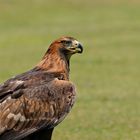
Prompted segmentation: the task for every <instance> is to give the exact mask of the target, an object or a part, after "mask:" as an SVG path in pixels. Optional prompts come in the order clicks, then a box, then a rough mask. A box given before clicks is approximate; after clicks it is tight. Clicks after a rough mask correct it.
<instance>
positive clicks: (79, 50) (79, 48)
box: [73, 40, 83, 53]
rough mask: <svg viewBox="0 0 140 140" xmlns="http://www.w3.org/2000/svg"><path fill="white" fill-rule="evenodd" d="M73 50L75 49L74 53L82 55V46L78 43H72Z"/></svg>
mask: <svg viewBox="0 0 140 140" xmlns="http://www.w3.org/2000/svg"><path fill="white" fill-rule="evenodd" d="M73 48H74V49H75V53H82V52H83V46H82V45H81V43H80V42H78V41H76V40H75V41H74V42H73Z"/></svg>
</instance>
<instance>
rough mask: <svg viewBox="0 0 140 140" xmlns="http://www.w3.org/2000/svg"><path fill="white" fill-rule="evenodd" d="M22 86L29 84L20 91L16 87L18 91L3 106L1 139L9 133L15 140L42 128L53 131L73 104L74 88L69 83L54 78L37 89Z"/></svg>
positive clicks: (0, 110)
mask: <svg viewBox="0 0 140 140" xmlns="http://www.w3.org/2000/svg"><path fill="white" fill-rule="evenodd" d="M42 83H43V84H42ZM23 84H24V85H25V84H27V83H26V81H23V82H22V86H21V85H20V87H18V86H15V87H16V88H14V89H18V90H15V91H14V90H13V92H12V94H11V95H9V97H8V98H6V99H5V100H4V101H2V102H1V104H0V120H1V122H0V134H1V135H2V136H1V135H0V139H2V138H4V137H5V138H6V137H7V135H6V133H7V134H8V133H10V132H12V134H13V135H12V138H16V137H18V138H17V139H20V138H21V137H23V136H26V135H29V134H31V133H33V132H35V131H38V130H40V129H42V128H53V127H54V126H56V125H57V124H58V123H60V122H61V121H62V120H63V119H64V118H65V116H66V115H67V113H68V112H69V111H70V109H71V107H72V105H73V103H74V100H75V87H74V86H73V84H72V83H70V82H68V81H64V80H58V79H57V78H53V79H51V80H50V81H49V82H48V81H47V82H46V81H45V80H44V81H43V82H41V83H40V82H38V83H35V84H36V86H35V87H34V86H23ZM30 84H31V83H30ZM33 84H34V83H33ZM14 85H15V83H14ZM12 87H13V86H12ZM17 87H18V88H17ZM23 87H24V88H23ZM19 95H20V96H19ZM10 138H11V137H10ZM6 140H10V139H6Z"/></svg>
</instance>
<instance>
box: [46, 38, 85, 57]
mask: <svg viewBox="0 0 140 140" xmlns="http://www.w3.org/2000/svg"><path fill="white" fill-rule="evenodd" d="M52 50H54V51H57V52H58V51H59V52H60V53H63V54H64V55H65V56H66V57H67V58H70V56H71V55H73V54H75V53H82V52H83V47H82V45H81V43H80V42H78V41H77V40H76V39H75V38H73V37H61V38H59V39H57V40H55V41H54V42H53V43H52V44H51V45H50V47H49V49H48V51H50V52H52Z"/></svg>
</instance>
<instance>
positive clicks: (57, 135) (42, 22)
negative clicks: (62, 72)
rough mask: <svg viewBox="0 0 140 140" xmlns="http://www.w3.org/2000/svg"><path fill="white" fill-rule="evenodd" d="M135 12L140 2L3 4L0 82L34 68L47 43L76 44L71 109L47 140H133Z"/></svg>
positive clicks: (137, 48)
mask: <svg viewBox="0 0 140 140" xmlns="http://www.w3.org/2000/svg"><path fill="white" fill-rule="evenodd" d="M139 13H140V2H139V0H118V1H116V2H115V1H114V2H113V1H111V0H104V1H96V0H94V1H93V0H86V1H85V0H76V1H75V0H67V1H64V0H62V1H61V2H59V1H57V0H50V1H48V0H47V1H46V0H34V1H30V2H29V1H28V0H20V1H19V0H13V1H11V0H6V1H1V2H0V82H3V81H4V80H6V79H8V78H9V77H11V76H13V75H16V74H17V73H22V72H24V71H26V70H28V69H30V68H32V67H33V66H34V65H35V64H36V63H37V62H38V61H39V60H40V58H41V56H43V54H44V52H45V51H46V49H47V46H48V45H49V44H50V43H51V41H52V40H54V39H56V38H59V37H60V36H63V35H69V36H73V37H76V38H77V39H78V40H79V41H81V42H82V43H83V46H84V53H83V54H82V55H75V56H74V57H73V58H72V61H71V76H70V77H71V80H72V81H73V82H74V83H76V85H77V93H78V97H77V102H76V104H75V106H74V108H73V110H72V111H71V113H70V114H69V116H68V117H67V118H66V119H65V121H63V123H61V124H60V125H59V126H58V127H57V128H56V129H55V132H54V136H53V140H56V139H61V140H66V139H67V140H85V139H86V140H139V138H140V109H139V106H140V89H139V83H140V74H139V73H140V72H139V71H140V39H139V37H140V27H139V25H140V15H139Z"/></svg>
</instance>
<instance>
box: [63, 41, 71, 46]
mask: <svg viewBox="0 0 140 140" xmlns="http://www.w3.org/2000/svg"><path fill="white" fill-rule="evenodd" d="M61 43H63V44H64V45H66V46H68V45H70V44H71V43H72V42H71V41H70V40H62V41H61Z"/></svg>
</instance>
